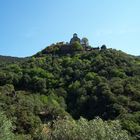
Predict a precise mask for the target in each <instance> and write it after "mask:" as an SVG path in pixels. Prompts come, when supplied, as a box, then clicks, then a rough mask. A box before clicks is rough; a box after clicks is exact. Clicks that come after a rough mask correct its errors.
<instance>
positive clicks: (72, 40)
mask: <svg viewBox="0 0 140 140" xmlns="http://www.w3.org/2000/svg"><path fill="white" fill-rule="evenodd" d="M76 41H77V42H79V43H81V40H80V38H78V35H77V34H76V33H74V34H73V38H72V39H71V40H70V44H73V43H74V42H76Z"/></svg>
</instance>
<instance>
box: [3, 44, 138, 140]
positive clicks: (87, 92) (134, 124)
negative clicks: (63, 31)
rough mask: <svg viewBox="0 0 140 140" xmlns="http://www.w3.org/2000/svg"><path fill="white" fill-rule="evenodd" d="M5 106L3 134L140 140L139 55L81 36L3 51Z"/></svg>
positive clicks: (24, 139)
mask: <svg viewBox="0 0 140 140" xmlns="http://www.w3.org/2000/svg"><path fill="white" fill-rule="evenodd" d="M65 47H71V49H69V50H68V49H65ZM0 110H1V111H0V140H16V139H18V140H139V139H140V57H136V56H132V55H128V54H126V53H124V52H122V51H117V50H114V49H106V47H105V46H102V49H91V50H83V48H82V46H81V45H80V44H79V43H77V42H76V43H74V44H72V45H71V46H67V45H66V44H63V43H57V44H53V45H51V46H49V47H47V48H45V49H44V50H42V51H40V52H39V53H37V54H35V55H34V56H31V57H28V58H22V59H20V58H12V57H0Z"/></svg>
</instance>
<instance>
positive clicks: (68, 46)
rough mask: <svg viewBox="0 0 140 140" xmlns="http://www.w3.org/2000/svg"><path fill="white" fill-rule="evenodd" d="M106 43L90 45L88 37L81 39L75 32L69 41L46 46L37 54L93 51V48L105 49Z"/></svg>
mask: <svg viewBox="0 0 140 140" xmlns="http://www.w3.org/2000/svg"><path fill="white" fill-rule="evenodd" d="M106 48H107V47H106V45H102V46H101V47H91V46H90V45H89V41H88V39H87V38H86V37H84V38H82V39H80V38H79V37H78V35H77V34H76V33H74V34H73V37H72V38H71V39H70V41H69V42H66V43H65V42H58V43H56V44H52V45H50V46H48V47H46V48H45V49H44V50H42V51H41V52H39V53H38V54H37V56H40V55H42V54H50V53H52V54H67V53H73V52H77V51H92V50H105V49H106Z"/></svg>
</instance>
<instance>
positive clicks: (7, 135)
mask: <svg viewBox="0 0 140 140" xmlns="http://www.w3.org/2000/svg"><path fill="white" fill-rule="evenodd" d="M12 131H13V126H12V123H11V121H10V120H8V119H7V117H6V116H5V115H4V113H2V112H0V140H15V136H14V133H13V132H12Z"/></svg>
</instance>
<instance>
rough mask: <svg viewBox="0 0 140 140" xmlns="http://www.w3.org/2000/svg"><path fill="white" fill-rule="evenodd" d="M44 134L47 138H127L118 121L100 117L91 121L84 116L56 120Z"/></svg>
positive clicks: (68, 139)
mask: <svg viewBox="0 0 140 140" xmlns="http://www.w3.org/2000/svg"><path fill="white" fill-rule="evenodd" d="M44 135H45V134H44ZM46 136H47V139H49V140H129V136H128V134H127V132H126V131H124V130H122V129H121V125H120V123H119V121H110V122H106V121H103V120H102V119H100V118H97V119H94V120H91V121H87V120H86V119H84V118H80V120H78V121H74V120H71V119H63V120H57V121H55V122H54V125H53V128H52V129H50V130H49V132H48V133H47V134H46V135H45V137H46ZM44 140H46V139H45V138H44Z"/></svg>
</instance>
